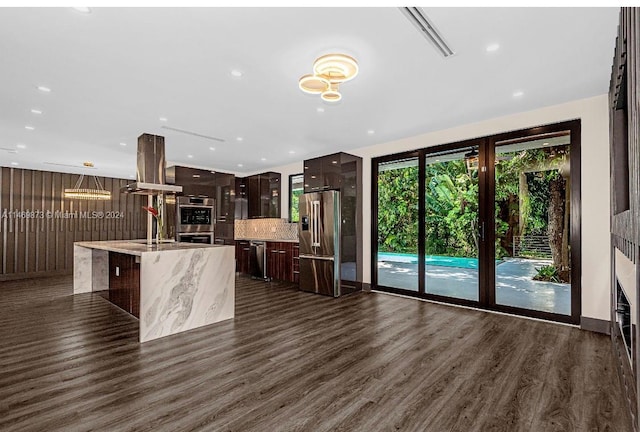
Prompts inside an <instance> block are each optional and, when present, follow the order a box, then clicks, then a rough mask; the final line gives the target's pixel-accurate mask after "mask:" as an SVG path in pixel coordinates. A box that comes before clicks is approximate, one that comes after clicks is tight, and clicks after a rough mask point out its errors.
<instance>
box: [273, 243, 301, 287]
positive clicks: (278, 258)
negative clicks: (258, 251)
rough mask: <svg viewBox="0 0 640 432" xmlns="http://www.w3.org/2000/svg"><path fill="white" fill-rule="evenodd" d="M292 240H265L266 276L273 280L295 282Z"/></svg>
mask: <svg viewBox="0 0 640 432" xmlns="http://www.w3.org/2000/svg"><path fill="white" fill-rule="evenodd" d="M294 245H295V246H296V247H297V246H298V244H297V243H292V242H267V244H266V250H267V276H268V277H269V278H270V279H273V280H279V281H286V282H295V279H294V259H293V247H294Z"/></svg>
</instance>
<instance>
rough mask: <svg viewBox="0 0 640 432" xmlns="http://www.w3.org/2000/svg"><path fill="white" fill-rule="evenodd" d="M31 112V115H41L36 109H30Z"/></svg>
mask: <svg viewBox="0 0 640 432" xmlns="http://www.w3.org/2000/svg"><path fill="white" fill-rule="evenodd" d="M31 112H32V113H33V114H42V111H40V110H38V109H32V110H31Z"/></svg>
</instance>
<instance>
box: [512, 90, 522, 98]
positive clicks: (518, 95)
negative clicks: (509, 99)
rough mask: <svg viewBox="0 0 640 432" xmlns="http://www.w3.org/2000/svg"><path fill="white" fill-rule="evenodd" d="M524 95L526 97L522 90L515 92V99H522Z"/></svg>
mask: <svg viewBox="0 0 640 432" xmlns="http://www.w3.org/2000/svg"><path fill="white" fill-rule="evenodd" d="M522 95H524V92H523V91H520V90H519V91H517V92H515V93H513V97H521V96H522Z"/></svg>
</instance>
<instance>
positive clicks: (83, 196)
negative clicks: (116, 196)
mask: <svg viewBox="0 0 640 432" xmlns="http://www.w3.org/2000/svg"><path fill="white" fill-rule="evenodd" d="M88 163H89V164H90V165H87V164H88ZM84 165H85V166H87V167H92V166H93V164H91V163H90V162H85V163H84ZM91 177H93V182H94V183H95V185H96V188H95V189H90V188H81V186H82V181H83V180H84V174H80V178H78V181H77V182H76V185H75V186H74V187H72V188H68V189H65V190H64V197H65V198H67V199H79V200H100V201H106V200H110V199H111V192H110V191H108V190H105V189H104V187H103V186H102V183H101V182H100V180H98V177H96V176H91Z"/></svg>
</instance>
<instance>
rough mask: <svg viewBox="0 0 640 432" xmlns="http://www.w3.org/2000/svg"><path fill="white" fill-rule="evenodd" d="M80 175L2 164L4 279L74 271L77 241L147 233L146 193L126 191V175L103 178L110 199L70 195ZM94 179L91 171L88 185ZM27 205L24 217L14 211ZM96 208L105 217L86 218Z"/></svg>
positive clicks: (0, 218)
mask: <svg viewBox="0 0 640 432" xmlns="http://www.w3.org/2000/svg"><path fill="white" fill-rule="evenodd" d="M77 180H78V175H77V174H67V173H55V172H49V171H36V170H26V169H18V168H7V167H2V168H0V251H1V253H2V257H1V259H0V270H1V272H0V280H9V279H19V278H28V277H33V276H40V275H49V274H65V273H71V271H72V269H73V242H76V241H95V240H128V239H136V238H144V237H145V236H146V217H145V215H144V214H143V212H142V206H143V205H146V197H145V196H142V195H130V194H121V193H120V188H121V187H122V186H124V185H126V183H127V180H124V179H116V178H108V177H99V180H100V181H101V182H102V184H103V186H104V188H105V189H107V190H109V191H111V200H110V201H83V200H68V199H65V198H64V197H63V193H64V189H65V188H70V187H73V186H74V185H75V183H76V181H77ZM92 181H93V179H92V178H91V177H89V176H88V178H85V180H84V184H83V186H86V185H87V182H92ZM91 187H93V185H92V186H91ZM5 210H6V212H5ZM27 210H28V211H29V213H28V214H25V215H24V216H25V217H16V215H15V214H13V213H12V212H16V211H18V212H26V211H27ZM85 212H89V214H85ZM91 212H98V214H102V217H86V216H93V215H92V214H91ZM100 212H101V213H100ZM110 212H111V213H110ZM113 212H122V213H123V217H122V218H119V217H114V216H115V213H113ZM65 214H69V215H73V217H67V218H65V217H64V215H65ZM21 216H22V215H21ZM107 216H109V217H107Z"/></svg>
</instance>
